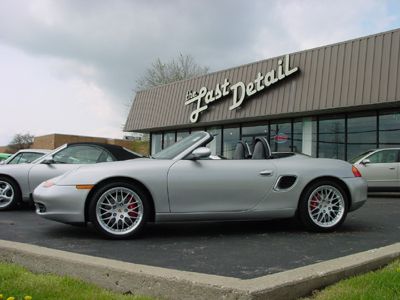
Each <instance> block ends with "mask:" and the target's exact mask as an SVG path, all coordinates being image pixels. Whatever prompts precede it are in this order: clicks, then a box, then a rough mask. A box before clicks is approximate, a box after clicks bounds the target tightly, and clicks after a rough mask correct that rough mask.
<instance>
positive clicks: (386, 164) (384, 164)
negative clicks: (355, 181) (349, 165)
mask: <svg viewBox="0 0 400 300" xmlns="http://www.w3.org/2000/svg"><path fill="white" fill-rule="evenodd" d="M398 158H399V150H397V149H385V150H379V151H376V152H374V153H372V154H371V155H369V156H367V157H366V158H365V159H367V160H369V162H368V163H366V164H361V165H360V168H359V171H360V172H361V175H362V176H363V177H364V178H365V179H366V180H367V181H368V187H369V188H372V189H374V188H383V189H392V188H399V183H400V182H399V160H398ZM365 159H364V161H365Z"/></svg>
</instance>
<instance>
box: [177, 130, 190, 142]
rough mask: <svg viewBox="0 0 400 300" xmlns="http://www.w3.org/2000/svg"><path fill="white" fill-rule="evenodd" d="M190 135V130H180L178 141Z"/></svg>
mask: <svg viewBox="0 0 400 300" xmlns="http://www.w3.org/2000/svg"><path fill="white" fill-rule="evenodd" d="M188 135H189V130H186V131H178V132H177V133H176V141H177V142H179V141H180V140H182V139H183V138H185V137H187V136H188Z"/></svg>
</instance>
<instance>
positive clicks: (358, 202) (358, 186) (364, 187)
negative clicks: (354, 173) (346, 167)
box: [343, 177, 368, 211]
mask: <svg viewBox="0 0 400 300" xmlns="http://www.w3.org/2000/svg"><path fill="white" fill-rule="evenodd" d="M343 181H344V182H345V183H346V185H347V188H348V189H349V192H350V197H351V205H350V208H349V211H353V210H356V209H358V208H360V207H361V206H363V205H364V203H365V202H366V201H367V197H368V184H367V181H366V180H365V179H364V178H361V177H354V178H343Z"/></svg>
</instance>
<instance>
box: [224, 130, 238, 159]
mask: <svg viewBox="0 0 400 300" xmlns="http://www.w3.org/2000/svg"><path fill="white" fill-rule="evenodd" d="M239 139H240V129H239V127H235V128H224V134H223V153H222V155H223V156H224V157H226V158H228V159H232V158H233V153H235V148H236V144H237V142H238V141H239Z"/></svg>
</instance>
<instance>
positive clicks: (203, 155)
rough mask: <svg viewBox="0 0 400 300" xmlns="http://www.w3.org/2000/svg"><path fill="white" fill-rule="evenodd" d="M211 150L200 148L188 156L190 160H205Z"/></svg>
mask: <svg viewBox="0 0 400 300" xmlns="http://www.w3.org/2000/svg"><path fill="white" fill-rule="evenodd" d="M210 155H211V150H210V149H208V148H207V147H200V148H197V149H195V150H193V152H192V154H191V155H190V159H193V160H196V159H200V158H207V157H210Z"/></svg>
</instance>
